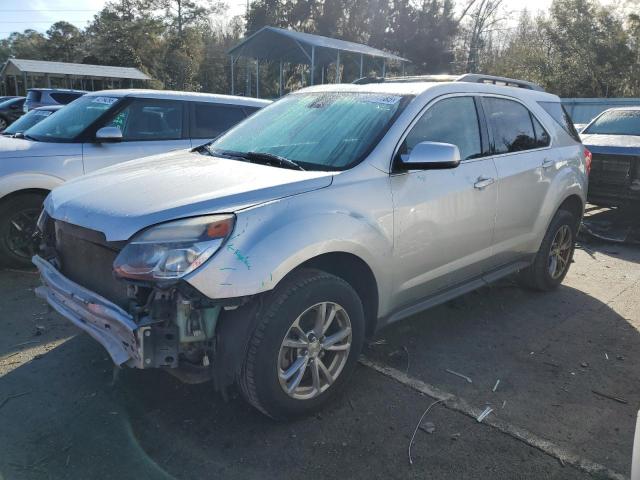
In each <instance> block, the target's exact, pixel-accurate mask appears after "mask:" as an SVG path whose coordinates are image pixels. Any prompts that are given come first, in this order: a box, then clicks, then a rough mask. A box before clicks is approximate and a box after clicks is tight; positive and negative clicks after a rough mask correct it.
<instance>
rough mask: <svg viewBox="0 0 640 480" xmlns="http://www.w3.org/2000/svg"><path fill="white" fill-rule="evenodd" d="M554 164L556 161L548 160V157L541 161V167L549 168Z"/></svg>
mask: <svg viewBox="0 0 640 480" xmlns="http://www.w3.org/2000/svg"><path fill="white" fill-rule="evenodd" d="M555 164H556V162H554V161H553V160H548V159H546V158H545V159H544V161H543V162H542V168H550V167H553V166H554V165H555Z"/></svg>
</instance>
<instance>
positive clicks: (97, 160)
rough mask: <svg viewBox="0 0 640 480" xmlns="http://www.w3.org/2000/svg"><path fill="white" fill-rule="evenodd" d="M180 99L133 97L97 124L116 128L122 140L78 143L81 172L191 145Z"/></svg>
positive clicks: (183, 105) (88, 171)
mask: <svg viewBox="0 0 640 480" xmlns="http://www.w3.org/2000/svg"><path fill="white" fill-rule="evenodd" d="M184 109H185V104H184V102H178V101H174V100H158V99H147V98H136V99H133V100H132V101H131V103H129V104H128V105H127V106H126V107H125V108H124V109H122V110H120V111H119V112H117V113H116V114H114V116H112V117H110V118H109V119H107V120H106V121H105V123H104V124H103V125H101V127H106V126H112V127H118V128H120V130H121V131H122V141H121V142H117V143H106V142H105V143H97V142H87V143H84V144H83V145H82V154H83V159H84V170H85V173H90V172H93V171H95V170H98V169H100V168H104V167H108V166H110V165H114V164H116V163H121V162H126V161H127V160H133V159H135V158H141V157H146V156H149V155H155V154H157V153H164V152H169V151H171V150H178V149H181V148H189V147H191V141H190V140H189V139H188V138H187V135H185V133H184V131H183V126H184V125H185V124H186V121H185V118H186V113H185V112H184Z"/></svg>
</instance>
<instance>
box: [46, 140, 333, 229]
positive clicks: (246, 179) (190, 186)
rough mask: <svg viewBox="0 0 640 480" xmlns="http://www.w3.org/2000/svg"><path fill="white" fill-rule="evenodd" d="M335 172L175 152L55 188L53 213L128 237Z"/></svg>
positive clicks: (296, 188) (294, 189)
mask: <svg viewBox="0 0 640 480" xmlns="http://www.w3.org/2000/svg"><path fill="white" fill-rule="evenodd" d="M332 175H333V173H330V172H310V171H309V172H307V171H298V170H289V169H284V168H276V167H270V166H266V165H257V164H252V163H248V162H242V161H237V160H229V159H226V158H218V157H211V156H208V155H202V154H200V153H196V152H191V151H178V152H171V153H168V154H163V155H157V156H153V157H146V158H143V159H140V160H134V161H131V162H127V163H123V164H120V165H116V166H114V167H109V168H105V169H102V170H98V171H97V172H95V173H93V174H91V175H87V176H85V177H83V178H79V179H76V180H72V181H70V182H67V183H65V184H64V185H62V186H61V187H58V188H56V189H55V190H54V191H53V192H52V193H51V194H50V195H49V197H47V200H46V203H45V208H46V210H47V212H48V214H49V215H50V216H52V217H53V218H55V219H57V220H62V221H65V222H68V223H71V224H74V225H78V226H81V227H85V228H89V229H92V230H97V231H100V232H102V233H104V234H105V236H106V239H107V240H109V241H117V240H127V239H129V238H130V237H131V236H132V235H134V234H135V233H136V232H138V231H140V230H141V229H143V228H145V227H148V226H150V225H153V224H156V223H160V222H165V221H168V220H173V219H177V218H184V217H191V216H196V215H206V214H211V213H229V212H234V211H237V210H241V209H243V208H248V207H251V206H254V205H258V204H260V203H263V202H268V201H271V200H276V199H279V198H283V197H287V196H291V195H297V194H300V193H304V192H308V191H311V190H316V189H319V188H323V187H327V186H329V185H330V184H331V181H332V178H333V176H332Z"/></svg>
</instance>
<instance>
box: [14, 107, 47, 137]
mask: <svg viewBox="0 0 640 480" xmlns="http://www.w3.org/2000/svg"><path fill="white" fill-rule="evenodd" d="M52 113H53V112H52V111H51V110H31V111H30V112H29V113H27V114H25V115H23V116H21V117H20V118H19V119H18V120H16V121H15V122H13V123H12V124H11V125H9V126H8V127H7V128H5V129H4V130H3V132H2V133H3V134H5V135H15V134H16V133H22V132H24V131H25V130H27V129H29V128H31V127H33V126H34V125H35V124H36V123H39V122H41V121H42V120H44V119H45V118H47V117H48V116H49V115H51V114H52Z"/></svg>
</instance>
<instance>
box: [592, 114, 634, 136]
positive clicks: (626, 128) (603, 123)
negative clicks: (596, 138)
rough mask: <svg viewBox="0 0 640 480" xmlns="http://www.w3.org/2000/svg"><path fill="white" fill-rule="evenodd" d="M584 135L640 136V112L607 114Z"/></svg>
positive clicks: (599, 118) (598, 119) (600, 117)
mask: <svg viewBox="0 0 640 480" xmlns="http://www.w3.org/2000/svg"><path fill="white" fill-rule="evenodd" d="M582 133H595V134H600V135H640V110H613V111H611V112H605V113H603V114H602V115H600V116H599V117H598V118H597V119H596V121H595V122H593V123H592V124H591V125H590V126H589V127H588V128H587V129H586V130H584V131H583V132H582Z"/></svg>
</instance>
